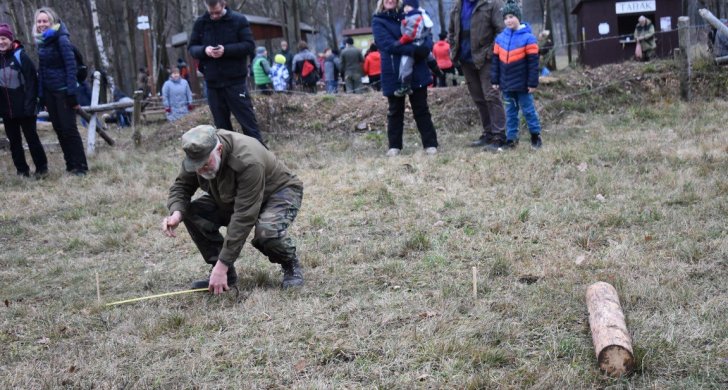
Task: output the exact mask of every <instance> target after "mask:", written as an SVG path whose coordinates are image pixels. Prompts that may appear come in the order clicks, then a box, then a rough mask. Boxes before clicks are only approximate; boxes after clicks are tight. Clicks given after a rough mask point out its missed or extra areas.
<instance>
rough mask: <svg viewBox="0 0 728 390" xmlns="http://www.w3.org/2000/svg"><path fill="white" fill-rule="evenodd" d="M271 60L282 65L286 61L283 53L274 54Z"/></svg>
mask: <svg viewBox="0 0 728 390" xmlns="http://www.w3.org/2000/svg"><path fill="white" fill-rule="evenodd" d="M273 60H274V61H275V62H276V64H281V65H283V64H285V63H286V56H284V55H283V54H276V56H275V58H274V59H273Z"/></svg>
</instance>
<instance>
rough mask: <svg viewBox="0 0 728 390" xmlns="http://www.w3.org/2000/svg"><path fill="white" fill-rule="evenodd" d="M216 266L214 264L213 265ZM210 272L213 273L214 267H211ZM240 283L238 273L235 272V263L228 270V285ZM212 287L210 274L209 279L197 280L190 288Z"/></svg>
mask: <svg viewBox="0 0 728 390" xmlns="http://www.w3.org/2000/svg"><path fill="white" fill-rule="evenodd" d="M213 268H214V266H213ZM210 273H212V268H210ZM237 283H238V274H237V272H235V265H231V266H230V267H228V270H227V284H228V287H232V286H234V285H236V284H237ZM208 287H210V277H209V276H208V277H207V279H204V280H196V281H194V282H192V286H190V288H192V289H197V288H208Z"/></svg>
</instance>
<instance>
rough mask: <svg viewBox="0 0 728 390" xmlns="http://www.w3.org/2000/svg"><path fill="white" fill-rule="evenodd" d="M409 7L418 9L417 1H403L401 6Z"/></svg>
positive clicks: (418, 3)
mask: <svg viewBox="0 0 728 390" xmlns="http://www.w3.org/2000/svg"><path fill="white" fill-rule="evenodd" d="M405 5H409V6H410V7H412V8H414V9H418V8H420V2H419V1H418V0H404V1H403V2H402V6H405Z"/></svg>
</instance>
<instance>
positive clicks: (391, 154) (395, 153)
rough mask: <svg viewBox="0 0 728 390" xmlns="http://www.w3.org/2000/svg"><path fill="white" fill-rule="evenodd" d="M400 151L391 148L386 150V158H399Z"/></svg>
mask: <svg viewBox="0 0 728 390" xmlns="http://www.w3.org/2000/svg"><path fill="white" fill-rule="evenodd" d="M400 151H401V150H400V149H397V148H391V149H389V150H387V157H397V156H399V152H400Z"/></svg>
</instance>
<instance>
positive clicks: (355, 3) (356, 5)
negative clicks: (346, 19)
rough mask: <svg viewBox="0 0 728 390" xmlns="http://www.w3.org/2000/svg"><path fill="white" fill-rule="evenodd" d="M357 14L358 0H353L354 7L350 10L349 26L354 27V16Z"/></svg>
mask: <svg viewBox="0 0 728 390" xmlns="http://www.w3.org/2000/svg"><path fill="white" fill-rule="evenodd" d="M358 14H359V0H354V9H352V11H351V28H356V17H357V15H358Z"/></svg>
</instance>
